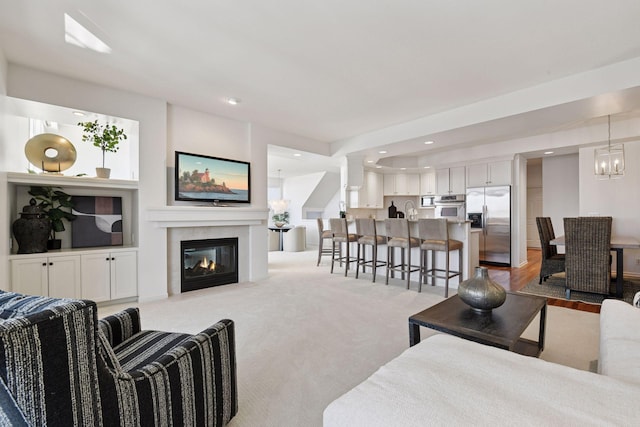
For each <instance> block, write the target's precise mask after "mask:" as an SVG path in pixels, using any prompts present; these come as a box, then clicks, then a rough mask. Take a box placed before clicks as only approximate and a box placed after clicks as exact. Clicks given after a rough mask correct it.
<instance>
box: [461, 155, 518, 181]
mask: <svg viewBox="0 0 640 427" xmlns="http://www.w3.org/2000/svg"><path fill="white" fill-rule="evenodd" d="M485 185H511V161H510V160H505V161H499V162H491V163H481V164H477V165H469V166H467V187H483V186H485Z"/></svg>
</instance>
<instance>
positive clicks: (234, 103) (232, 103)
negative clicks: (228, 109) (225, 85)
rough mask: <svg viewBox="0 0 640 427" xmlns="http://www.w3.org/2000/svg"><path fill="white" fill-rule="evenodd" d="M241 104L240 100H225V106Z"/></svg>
mask: <svg viewBox="0 0 640 427" xmlns="http://www.w3.org/2000/svg"><path fill="white" fill-rule="evenodd" d="M241 102H242V100H241V99H240V98H227V104H230V105H238V104H240V103H241Z"/></svg>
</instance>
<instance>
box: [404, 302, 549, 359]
mask: <svg viewBox="0 0 640 427" xmlns="http://www.w3.org/2000/svg"><path fill="white" fill-rule="evenodd" d="M538 313H540V333H539V336H538V341H537V342H536V341H532V340H528V339H525V338H521V337H520V336H521V335H522V333H523V332H524V330H525V329H527V327H528V326H529V324H530V323H531V321H532V320H533V319H534V318H535V317H536V315H537V314H538ZM546 317H547V299H546V298H544V297H538V296H535V295H525V294H518V293H513V292H507V299H506V300H505V302H504V304H502V305H501V306H500V307H498V308H494V309H493V310H492V312H491V313H489V314H481V313H477V312H475V311H473V309H472V308H471V307H469V306H468V305H467V304H465V303H464V302H463V301H462V300H461V299H460V297H459V296H458V295H454V296H452V297H451V298H448V299H446V300H444V301H442V302H441V303H438V304H436V305H434V306H432V307H429V308H427V309H426V310H424V311H421V312H420V313H417V314H414V315H413V316H411V317H409V345H410V346H413V345H415V344H417V343H419V342H420V326H424V327H427V328H430V329H435V330H436V331H440V332H445V333H447V334H450V335H455V336H457V337H461V338H465V339H468V340H471V341H475V342H478V343H481V344H486V345H490V346H493V347H499V348H503V349H505V350H509V351H513V352H515V353H520V354H524V355H526V356H534V357H538V356H539V355H540V353H542V350H544V330H545V322H546Z"/></svg>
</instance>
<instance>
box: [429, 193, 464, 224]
mask: <svg viewBox="0 0 640 427" xmlns="http://www.w3.org/2000/svg"><path fill="white" fill-rule="evenodd" d="M433 204H434V205H435V207H436V208H435V217H436V218H447V219H451V220H460V221H463V220H466V219H467V218H466V215H465V195H464V194H449V195H446V196H436V197H435V199H434V201H433Z"/></svg>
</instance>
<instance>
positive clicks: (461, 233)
mask: <svg viewBox="0 0 640 427" xmlns="http://www.w3.org/2000/svg"><path fill="white" fill-rule="evenodd" d="M448 224H449V238H450V239H455V240H459V241H461V242H462V279H461V280H466V279H468V278H469V277H471V276H472V275H473V271H474V269H475V267H477V266H478V259H479V258H478V256H479V255H478V250H479V243H478V242H479V240H478V238H479V235H478V233H477V232H475V231H476V230H475V229H472V228H471V221H461V220H449V221H448ZM376 229H377V232H378V234H379V235H381V236H386V228H385V224H384V220H382V219H378V220H376ZM350 231H352V232H355V221H353V222H352V223H351V224H350ZM409 232H410V234H411V237H418V221H417V220H415V221H414V220H409ZM366 248H367V253H366V256H367V259H370V258H371V250H370V247H366ZM353 253H355V251H354V252H353ZM398 253H399V251H398ZM445 256H446V254H445V253H444V252H437V253H436V267H437V268H441V269H444V267H445V262H446V259H445ZM430 258H431V257H430V256H429V259H430ZM378 259H379V260H382V261H386V259H387V245H380V246H378ZM449 263H450V264H449V268H450V270H451V271H458V270H459V265H458V255H457V252H451V255H450V261H449ZM411 264H413V265H416V266H417V265H419V264H420V248H413V249H412V250H411ZM378 268H379V270H378V275H380V274H382V275H383V276H384V274H385V273H386V271H385V267H378ZM418 279H419V275H418V272H417V271H416V272H414V273H412V277H411V281H412V282H414V283H415V284H416V288H414V289H417V283H418ZM458 283H459V281H458V280H456V278H455V277H454V278H452V279H450V280H449V288H453V289H457V288H458ZM436 285H438V286H442V287H444V279H436Z"/></svg>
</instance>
